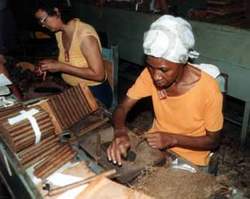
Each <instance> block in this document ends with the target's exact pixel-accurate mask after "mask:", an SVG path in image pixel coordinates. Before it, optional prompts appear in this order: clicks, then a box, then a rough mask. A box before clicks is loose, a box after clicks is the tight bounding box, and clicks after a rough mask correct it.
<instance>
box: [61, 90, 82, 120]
mask: <svg viewBox="0 0 250 199" xmlns="http://www.w3.org/2000/svg"><path fill="white" fill-rule="evenodd" d="M69 90H70V89H67V90H66V92H65V93H64V94H63V96H64V100H65V103H66V105H67V108H68V110H69V114H70V115H71V118H72V123H71V124H74V123H76V122H77V121H78V120H79V119H78V118H77V115H76V109H75V108H74V106H73V104H72V102H73V101H74V99H72V96H71V95H70V94H69Z"/></svg>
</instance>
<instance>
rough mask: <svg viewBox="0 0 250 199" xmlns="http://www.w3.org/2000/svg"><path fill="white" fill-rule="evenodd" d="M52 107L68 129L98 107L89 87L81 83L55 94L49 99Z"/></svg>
mask: <svg viewBox="0 0 250 199" xmlns="http://www.w3.org/2000/svg"><path fill="white" fill-rule="evenodd" d="M48 104H49V107H50V109H51V110H52V112H53V115H55V117H56V120H57V121H58V122H59V124H60V126H61V128H62V129H68V128H70V127H71V126H72V125H73V124H75V123H77V122H79V121H80V120H81V119H82V118H84V117H86V116H87V115H89V114H91V113H93V112H95V111H96V110H97V109H98V105H97V103H96V100H95V98H94V97H93V95H92V93H91V92H90V90H89V89H88V87H85V86H82V85H79V86H76V87H72V88H70V89H68V90H66V91H65V92H63V93H61V94H59V95H54V96H52V97H51V98H50V99H49V100H48Z"/></svg>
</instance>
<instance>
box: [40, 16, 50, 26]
mask: <svg viewBox="0 0 250 199" xmlns="http://www.w3.org/2000/svg"><path fill="white" fill-rule="evenodd" d="M48 17H49V15H46V16H44V17H43V18H40V19H38V22H39V23H40V24H42V25H43V24H44V23H46V21H47V19H48Z"/></svg>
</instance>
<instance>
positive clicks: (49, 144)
mask: <svg viewBox="0 0 250 199" xmlns="http://www.w3.org/2000/svg"><path fill="white" fill-rule="evenodd" d="M56 144H58V141H57V140H53V142H49V143H48V144H46V145H45V146H40V147H39V148H38V149H36V150H34V152H33V153H31V152H30V153H27V154H25V155H23V156H22V157H20V159H21V160H22V161H25V160H29V159H32V158H33V157H36V156H38V155H39V154H41V153H43V152H44V151H46V150H49V149H50V148H52V147H54V146H55V145H56Z"/></svg>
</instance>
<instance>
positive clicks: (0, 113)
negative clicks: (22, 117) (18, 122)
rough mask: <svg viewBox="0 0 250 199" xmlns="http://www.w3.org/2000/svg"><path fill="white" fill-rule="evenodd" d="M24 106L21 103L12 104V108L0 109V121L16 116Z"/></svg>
mask: <svg viewBox="0 0 250 199" xmlns="http://www.w3.org/2000/svg"><path fill="white" fill-rule="evenodd" d="M23 108H24V106H23V105H22V104H21V103H17V104H14V105H13V106H9V107H5V108H1V109H0V121H1V120H5V119H6V118H9V117H11V116H13V115H14V114H16V112H17V111H19V110H22V109H23Z"/></svg>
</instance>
